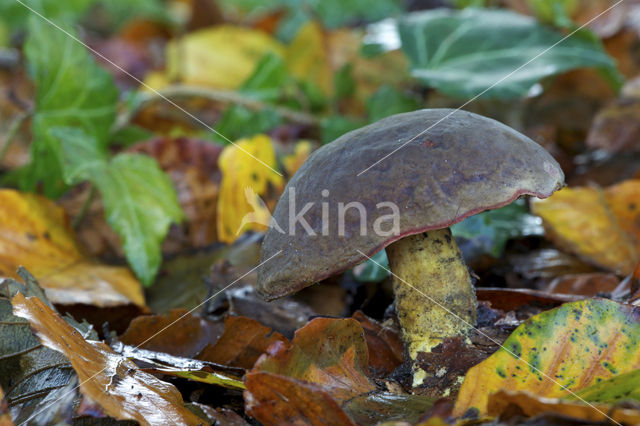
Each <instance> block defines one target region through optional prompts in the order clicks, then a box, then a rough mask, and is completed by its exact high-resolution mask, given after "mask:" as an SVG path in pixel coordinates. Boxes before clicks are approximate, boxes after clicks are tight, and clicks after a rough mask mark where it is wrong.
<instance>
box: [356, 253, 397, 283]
mask: <svg viewBox="0 0 640 426" xmlns="http://www.w3.org/2000/svg"><path fill="white" fill-rule="evenodd" d="M351 273H352V274H353V277H354V278H355V279H356V281H358V282H361V283H371V282H373V283H378V282H380V281H382V280H384V279H385V278H387V277H388V276H389V259H387V252H386V251H384V250H380V251H379V252H377V253H376V254H374V255H373V256H371V259H367V260H366V261H364V262H363V263H361V264H360V265H358V266H356V267H355V268H353V269H352V270H351Z"/></svg>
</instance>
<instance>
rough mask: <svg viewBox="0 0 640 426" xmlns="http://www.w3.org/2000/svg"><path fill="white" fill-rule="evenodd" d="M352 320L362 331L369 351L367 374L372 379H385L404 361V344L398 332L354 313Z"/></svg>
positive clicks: (363, 315)
mask: <svg viewBox="0 0 640 426" xmlns="http://www.w3.org/2000/svg"><path fill="white" fill-rule="evenodd" d="M353 319H355V320H357V321H358V322H359V323H360V325H361V326H362V328H363V329H364V334H365V338H366V339H367V348H368V349H369V372H370V373H371V375H372V376H373V377H387V376H388V375H389V374H391V373H392V372H393V370H395V369H396V368H397V367H398V366H400V364H402V362H403V361H404V343H403V342H402V338H401V337H400V334H399V330H397V329H393V328H391V327H390V326H389V325H388V324H386V323H383V324H381V323H379V322H378V321H376V320H373V319H371V318H369V317H368V316H366V315H365V314H363V313H362V312H361V311H356V313H354V314H353Z"/></svg>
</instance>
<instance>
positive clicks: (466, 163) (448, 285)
mask: <svg viewBox="0 0 640 426" xmlns="http://www.w3.org/2000/svg"><path fill="white" fill-rule="evenodd" d="M425 129H428V130H426V131H425ZM416 135H417V136H416ZM563 185H564V174H563V172H562V169H561V168H560V166H559V165H558V163H557V162H556V161H555V160H554V159H553V157H552V156H551V155H550V154H549V153H548V152H547V151H545V150H544V149H543V148H542V147H541V146H540V145H538V144H537V143H536V142H534V141H533V140H531V139H529V138H528V137H526V136H524V135H523V134H521V133H519V132H517V131H515V130H513V129H511V128H510V127H507V126H505V125H504V124H502V123H499V122H497V121H495V120H492V119H489V118H486V117H483V116H480V115H477V114H473V113H470V112H466V111H458V110H450V109H424V110H419V111H414V112H409V113H404V114H398V115H394V116H391V117H387V118H385V119H383V120H380V121H378V122H376V123H373V124H371V125H368V126H365V127H362V128H360V129H358V130H354V131H352V132H349V133H347V134H345V135H343V136H341V137H340V138H338V139H336V140H335V141H333V142H331V143H329V144H327V145H325V146H323V147H321V148H320V149H318V150H317V151H315V152H314V153H313V154H312V155H311V156H310V157H309V158H308V160H307V161H306V162H305V163H304V164H303V165H302V166H301V167H300V169H299V170H298V171H297V173H296V174H295V175H294V176H293V177H292V178H291V180H290V181H289V183H288V184H287V187H286V188H285V191H284V193H283V195H282V196H281V198H280V200H279V201H278V204H277V205H276V208H275V211H274V214H273V217H272V222H271V226H270V228H269V230H268V231H267V233H266V235H265V237H264V241H263V243H262V254H261V256H262V258H261V260H263V261H265V263H264V264H263V265H262V266H261V267H260V269H259V270H258V291H259V293H260V294H261V295H262V296H263V297H264V298H266V299H267V300H271V299H275V298H279V297H282V296H286V295H288V294H291V293H294V292H296V291H298V290H300V289H302V288H304V287H306V286H309V285H311V284H313V283H317V282H319V281H322V280H323V279H325V278H327V277H329V276H331V275H335V274H338V273H340V272H343V271H345V270H347V269H349V268H352V267H353V266H355V265H357V264H359V263H361V262H362V261H363V260H366V259H367V257H369V256H372V255H373V254H375V253H376V252H378V251H380V250H381V249H383V248H385V247H386V248H387V255H388V257H389V266H390V269H391V271H392V274H393V289H394V293H395V309H396V313H397V316H398V320H399V322H400V325H401V328H402V332H403V338H404V341H405V344H406V346H407V349H408V352H409V355H410V356H411V359H412V360H415V359H416V357H417V356H418V353H420V352H428V351H430V350H431V349H432V348H434V347H435V346H437V345H438V344H440V343H441V342H442V341H443V339H445V338H447V337H454V336H459V335H462V336H465V335H467V334H468V332H469V330H470V329H471V328H472V327H473V326H475V321H476V306H477V300H476V296H475V291H474V287H473V283H472V280H471V277H470V274H469V270H468V268H467V266H466V265H465V263H464V260H463V258H462V255H461V253H460V250H459V249H458V247H457V245H456V243H455V241H454V239H453V238H452V236H451V232H450V230H449V226H451V225H453V224H455V223H457V222H460V221H461V220H463V219H465V218H466V217H469V216H471V215H474V214H476V213H479V212H482V211H484V210H491V209H496V208H499V207H502V206H504V205H507V204H509V203H511V202H512V201H514V200H515V199H516V198H518V197H520V196H525V195H533V196H536V197H539V198H546V197H548V196H549V195H551V194H552V193H553V192H554V191H556V190H557V189H559V188H561V187H562V186H563ZM279 251H281V252H279ZM266 260H268V261H266ZM415 377H416V376H414V378H415Z"/></svg>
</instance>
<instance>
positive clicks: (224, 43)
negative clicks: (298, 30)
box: [152, 25, 284, 90]
mask: <svg viewBox="0 0 640 426" xmlns="http://www.w3.org/2000/svg"><path fill="white" fill-rule="evenodd" d="M166 53H167V75H168V77H169V80H174V79H178V80H180V81H181V82H182V83H185V84H193V85H203V86H208V87H214V88H219V89H231V90H233V89H237V88H238V87H240V85H241V84H242V83H243V82H244V81H245V80H246V79H247V78H248V77H249V76H250V75H251V73H252V72H253V69H254V68H255V67H256V65H257V64H258V62H259V61H260V59H262V57H263V56H264V55H266V54H267V53H273V54H276V55H278V56H283V55H284V47H283V46H282V44H281V43H280V42H278V41H277V40H276V39H274V38H273V37H271V36H269V35H268V34H266V33H263V32H262V31H258V30H252V29H250V28H244V27H239V26H237V27H236V26H232V25H218V26H215V27H212V28H207V29H202V30H198V31H194V32H192V33H189V34H187V35H186V36H184V37H182V38H181V39H177V40H173V41H170V42H169V44H168V45H167V51H166ZM152 87H153V86H152ZM154 89H161V87H154Z"/></svg>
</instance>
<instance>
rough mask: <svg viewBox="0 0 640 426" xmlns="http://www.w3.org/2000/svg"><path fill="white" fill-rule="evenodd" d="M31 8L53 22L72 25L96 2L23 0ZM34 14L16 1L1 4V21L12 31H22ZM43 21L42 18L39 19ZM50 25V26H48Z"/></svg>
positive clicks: (85, 0)
mask: <svg viewBox="0 0 640 426" xmlns="http://www.w3.org/2000/svg"><path fill="white" fill-rule="evenodd" d="M21 1H22V2H23V3H24V4H26V5H27V6H28V7H29V8H31V9H33V10H35V11H36V12H38V13H40V14H41V15H42V16H46V17H47V18H48V19H51V20H52V21H53V22H55V23H57V24H60V23H62V22H66V23H71V22H75V21H76V20H78V19H79V18H80V17H81V16H82V15H83V14H84V13H85V12H86V11H87V9H89V7H90V6H91V5H92V4H93V3H94V2H95V0H65V1H59V0H21ZM31 15H33V12H32V11H31V10H29V9H28V8H27V7H25V6H23V5H21V4H20V3H18V2H17V1H15V0H6V1H2V2H0V20H2V21H3V22H5V23H6V24H7V25H8V26H9V27H10V28H12V29H22V28H24V26H25V25H26V24H27V21H28V19H29V17H30V16H31ZM37 19H40V20H42V18H37ZM46 25H49V24H46Z"/></svg>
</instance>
